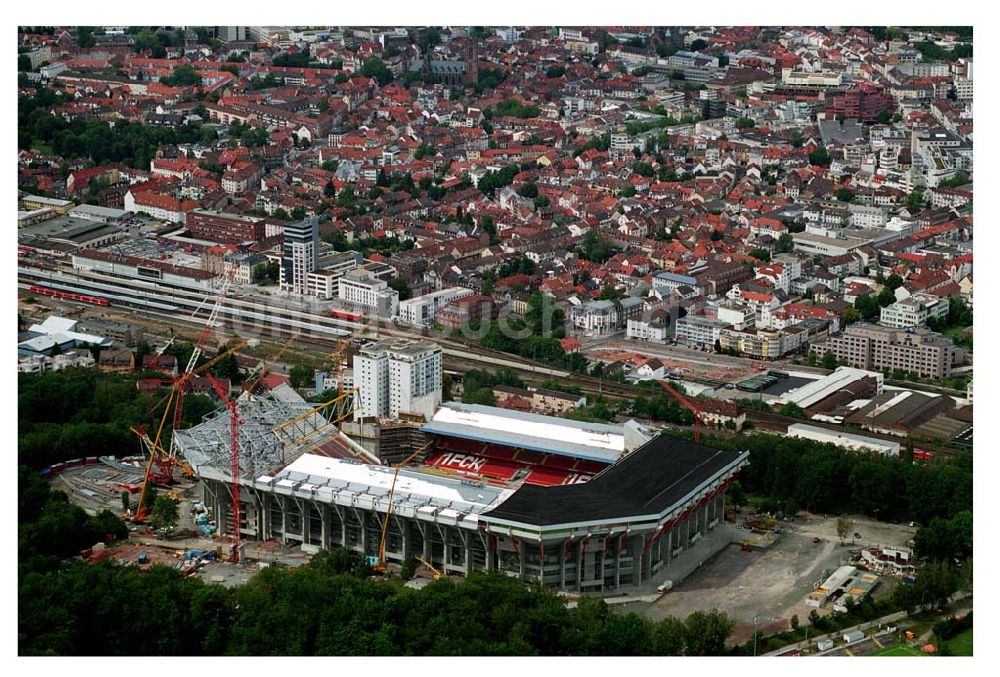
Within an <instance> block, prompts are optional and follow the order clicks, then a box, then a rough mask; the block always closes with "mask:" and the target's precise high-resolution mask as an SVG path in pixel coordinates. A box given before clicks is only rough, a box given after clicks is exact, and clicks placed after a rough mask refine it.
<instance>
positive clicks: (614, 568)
mask: <svg viewBox="0 0 1000 677" xmlns="http://www.w3.org/2000/svg"><path fill="white" fill-rule="evenodd" d="M311 406H312V405H310V404H309V403H306V402H305V401H304V400H302V398H301V397H299V396H298V395H297V394H296V393H295V392H294V391H293V390H292V389H291V388H288V387H287V386H279V387H278V388H276V389H274V390H272V391H271V392H270V393H269V394H268V395H266V396H253V397H249V398H241V399H240V401H239V402H238V404H237V412H238V416H239V420H240V426H239V430H238V440H239V455H240V464H239V468H240V470H239V475H240V477H239V486H240V490H239V492H238V496H239V508H240V509H239V515H240V517H239V519H240V539H241V541H264V540H272V539H273V540H277V541H280V542H282V543H284V544H290V545H297V544H301V545H303V546H311V547H314V548H321V549H330V548H350V549H353V550H355V551H357V552H359V553H362V554H364V555H367V556H369V557H375V556H377V555H378V554H379V544H380V541H381V539H382V532H383V525H384V524H385V519H386V516H387V514H388V521H389V524H388V528H387V530H386V539H385V545H384V554H383V557H384V561H385V562H386V563H388V564H389V565H390V566H391V565H393V564H395V565H398V564H401V563H402V562H403V561H404V560H406V559H408V558H411V557H421V558H423V559H424V560H426V561H427V562H429V563H431V564H433V566H434V567H435V568H437V569H439V570H440V571H442V572H443V573H445V574H448V575H459V576H464V575H468V574H469V573H471V572H473V571H478V570H499V571H503V572H505V573H507V574H508V575H510V576H514V577H517V578H519V579H520V580H522V581H525V582H541V583H542V584H544V585H547V586H551V587H555V588H558V589H560V590H565V591H571V592H613V591H618V590H623V589H626V590H627V589H628V588H629V587H637V586H641V585H642V584H643V583H645V582H648V581H661V580H667V579H671V580H675V581H676V580H680V579H682V578H683V577H684V576H686V575H687V574H688V573H690V571H692V570H693V569H694V568H696V567H697V566H698V565H700V564H701V563H702V562H703V561H705V560H706V559H708V557H710V556H711V555H712V554H714V553H715V552H716V551H718V550H719V549H721V548H722V547H724V546H725V545H726V544H727V543H729V542H731V540H732V538H733V535H732V533H731V532H730V531H729V526H728V525H727V524H726V523H725V522H724V520H723V514H724V509H723V506H724V496H725V491H726V489H727V487H728V486H729V484H730V483H731V482H732V480H733V478H734V476H735V475H736V474H737V473H738V472H739V471H740V469H741V468H742V467H743V466H744V465H746V463H747V459H748V456H749V454H748V453H747V452H739V451H723V450H719V449H714V448H712V447H708V446H705V445H701V444H695V443H693V442H689V441H686V440H680V439H675V438H671V437H667V436H663V435H659V436H655V435H653V434H651V433H650V432H649V431H648V430H646V429H645V428H644V427H643V426H641V425H639V424H637V423H636V422H634V421H629V422H626V423H625V424H622V425H602V424H595V423H584V422H577V421H572V420H568V419H562V418H556V417H552V416H542V415H537V414H526V413H523V412H515V411H510V410H506V409H501V408H496V407H487V406H479V405H469V404H461V403H456V402H448V403H445V404H443V405H441V407H439V408H438V410H437V411H436V413H435V415H434V416H433V418H432V419H431V420H430V421H428V422H426V423H424V424H423V425H422V426H420V428H419V431H418V432H419V435H416V436H413V441H411V442H410V444H411V445H412V451H411V453H410V454H409V458H408V461H407V462H406V463H405V464H404V465H402V466H401V467H399V469H398V474H397V470H396V467H394V466H390V465H387V464H385V463H384V459H382V460H380V459H379V458H378V457H377V456H376V455H374V454H372V453H371V452H370V451H368V450H367V449H366V448H365V447H363V446H362V445H360V444H358V443H357V442H356V441H355V440H352V439H351V438H350V437H348V436H347V435H346V434H344V433H343V432H341V431H340V430H338V428H337V427H336V426H335V425H334V424H332V423H331V422H330V421H328V420H327V419H326V418H324V416H322V415H320V414H319V413H315V412H313V410H311V409H310V407H311ZM230 432H231V419H230V412H229V410H228V409H221V410H219V411H216V412H213V413H212V414H210V415H209V416H207V417H206V418H205V420H204V421H203V422H202V423H201V424H199V425H197V426H195V427H193V428H190V429H188V430H182V431H177V432H176V433H175V436H174V438H173V440H172V445H173V446H174V451H175V453H177V454H178V455H179V456H181V457H183V458H184V459H185V460H186V461H187V463H188V464H189V465H190V466H191V468H192V469H193V470H194V471H195V473H196V475H197V476H198V477H199V478H200V479H201V480H202V481H201V491H202V499H203V501H204V503H205V505H206V506H207V507H208V508H209V510H210V511H211V513H212V515H213V516H214V518H215V521H216V523H217V524H218V525H219V530H220V534H221V535H227V533H228V534H229V535H231V533H232V532H231V530H232V498H231V497H232V491H231V487H230V484H231V472H232V471H231V467H232V466H231V462H230V460H231V459H230V449H231V439H232V438H231V436H230Z"/></svg>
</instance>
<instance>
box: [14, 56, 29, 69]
mask: <svg viewBox="0 0 1000 677" xmlns="http://www.w3.org/2000/svg"><path fill="white" fill-rule="evenodd" d="M17 70H18V71H20V72H22V73H25V72H27V71H30V70H31V57H30V56H28V55H27V54H21V55H19V56H18V57H17Z"/></svg>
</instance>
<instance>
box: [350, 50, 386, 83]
mask: <svg viewBox="0 0 1000 677" xmlns="http://www.w3.org/2000/svg"><path fill="white" fill-rule="evenodd" d="M358 73H359V74H360V75H361V76H363V77H366V78H375V80H376V81H378V84H379V86H380V87H385V86H386V85H387V84H389V83H390V82H392V71H390V70H389V67H388V66H386V65H385V62H383V61H382V59H380V58H378V57H377V56H373V57H372V58H370V59H368V60H367V61H365V63H364V65H363V66H361V70H360V71H358Z"/></svg>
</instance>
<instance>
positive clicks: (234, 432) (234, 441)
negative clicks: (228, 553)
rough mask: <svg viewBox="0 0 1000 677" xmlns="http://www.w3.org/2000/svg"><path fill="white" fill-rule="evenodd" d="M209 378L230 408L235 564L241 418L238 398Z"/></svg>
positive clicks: (236, 561) (235, 560)
mask: <svg viewBox="0 0 1000 677" xmlns="http://www.w3.org/2000/svg"><path fill="white" fill-rule="evenodd" d="M208 380H209V381H210V382H211V383H212V388H214V389H215V393H216V394H217V395H218V396H219V399H220V400H222V402H223V404H225V406H226V408H227V409H229V443H230V450H229V463H230V471H231V472H232V482H231V483H230V493H231V494H232V498H233V555H232V558H231V559H230V561H231V562H232V563H233V564H239V563H240V423H243V421H242V420H241V419H240V415H239V412H238V411H237V409H236V400H234V399H232V398H230V397H229V393H228V392H227V388H226V387H225V386H223V385H222V384H221V383H219V380H218V379H217V378H215V377H214V376H212V375H211V374H208Z"/></svg>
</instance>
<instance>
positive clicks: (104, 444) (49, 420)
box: [17, 361, 228, 468]
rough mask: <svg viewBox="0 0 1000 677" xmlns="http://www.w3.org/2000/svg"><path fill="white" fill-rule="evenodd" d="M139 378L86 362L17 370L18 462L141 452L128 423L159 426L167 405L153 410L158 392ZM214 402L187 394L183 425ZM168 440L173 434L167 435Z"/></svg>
mask: <svg viewBox="0 0 1000 677" xmlns="http://www.w3.org/2000/svg"><path fill="white" fill-rule="evenodd" d="M223 362H225V361H223ZM225 366H226V365H224V364H223V365H222V368H225ZM140 375H141V374H140ZM150 375H152V376H159V375H157V374H152V373H151V374H150ZM220 375H223V374H221V373H220ZM225 375H226V376H228V374H225ZM135 383H136V377H133V376H126V375H119V374H107V373H102V372H98V371H95V370H93V369H84V368H75V369H65V370H63V371H57V372H42V373H38V374H27V373H22V374H18V388H17V390H18V392H17V416H18V445H17V456H18V463H19V464H22V465H26V466H30V467H32V468H43V467H45V466H49V465H52V464H53V463H59V462H62V461H67V460H70V459H74V458H80V457H84V456H104V455H113V456H128V455H132V454H136V453H141V452H142V449H141V447H140V446H139V440H138V438H137V437H136V436H135V433H133V432H131V430H129V428H130V427H132V426H135V425H136V424H137V423H141V424H142V425H143V426H144V427H145V429H146V430H147V431H155V430H156V424H158V423H159V417H160V416H161V415H162V413H163V409H162V405H161V407H160V408H158V409H156V410H154V411H150V410H151V408H152V407H153V405H154V404H156V403H157V401H158V400H159V399H160V397H159V395H157V396H154V398H152V399H151V398H149V397H147V396H146V395H144V394H143V393H141V392H139V390H137V389H136V386H135ZM165 392H166V391H164V393H165ZM214 408H215V405H214V404H213V403H212V400H210V399H209V398H207V397H205V396H203V395H188V396H187V397H186V398H185V400H184V413H183V423H184V425H192V424H194V423H197V422H199V421H200V420H201V418H202V417H203V416H204V415H205V414H207V413H208V412H210V411H212V410H213V409H214ZM164 435H169V430H165V431H164ZM167 442H169V437H167V438H165V439H164V441H163V443H164V444H166V443H167Z"/></svg>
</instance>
